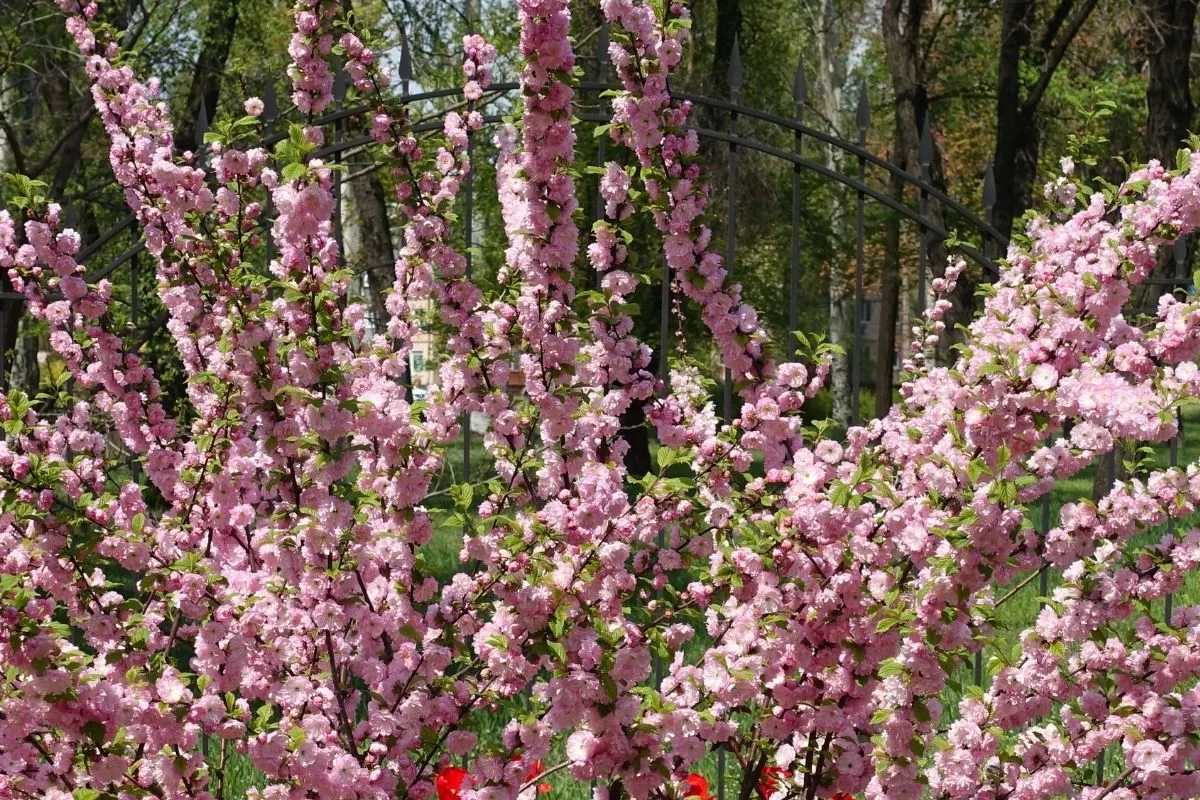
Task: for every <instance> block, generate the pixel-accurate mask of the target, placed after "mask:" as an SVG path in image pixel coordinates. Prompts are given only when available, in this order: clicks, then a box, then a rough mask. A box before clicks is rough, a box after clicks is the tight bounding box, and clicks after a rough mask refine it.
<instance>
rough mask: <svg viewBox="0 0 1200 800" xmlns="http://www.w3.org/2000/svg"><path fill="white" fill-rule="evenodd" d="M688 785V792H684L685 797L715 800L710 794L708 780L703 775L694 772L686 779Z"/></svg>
mask: <svg viewBox="0 0 1200 800" xmlns="http://www.w3.org/2000/svg"><path fill="white" fill-rule="evenodd" d="M684 783H686V784H687V791H686V792H684V794H683V796H684V797H699V798H700V800H713V798H712V795H710V794H709V793H708V780H707V779H705V777H704V776H703V775H700V774H698V773H695V772H693V773H692V774H690V775H688V776H687V778H685V779H684Z"/></svg>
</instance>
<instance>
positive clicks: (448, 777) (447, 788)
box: [433, 767, 467, 800]
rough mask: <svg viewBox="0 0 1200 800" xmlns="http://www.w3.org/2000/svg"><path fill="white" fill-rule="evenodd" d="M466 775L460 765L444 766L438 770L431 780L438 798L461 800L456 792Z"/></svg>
mask: <svg viewBox="0 0 1200 800" xmlns="http://www.w3.org/2000/svg"><path fill="white" fill-rule="evenodd" d="M466 777H467V771H466V770H465V769H463V768H462V767H446V768H445V769H443V770H442V771H441V772H439V773H438V774H437V779H436V780H434V782H433V783H434V785H435V786H436V787H437V795H438V800H462V798H460V797H459V796H458V793H459V791H460V790H461V789H462V784H463V780H464V779H466Z"/></svg>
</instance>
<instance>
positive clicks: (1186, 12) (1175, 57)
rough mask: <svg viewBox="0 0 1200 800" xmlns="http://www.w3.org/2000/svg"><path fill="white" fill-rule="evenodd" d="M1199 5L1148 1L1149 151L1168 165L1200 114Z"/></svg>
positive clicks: (1182, 1) (1189, 0)
mask: <svg viewBox="0 0 1200 800" xmlns="http://www.w3.org/2000/svg"><path fill="white" fill-rule="evenodd" d="M1196 5H1197V0H1146V9H1145V12H1146V17H1145V19H1146V27H1147V28H1148V30H1147V37H1146V38H1147V40H1148V43H1149V52H1148V53H1147V56H1148V61H1149V67H1150V70H1149V71H1150V74H1149V80H1148V81H1147V83H1146V155H1147V156H1148V157H1149V158H1157V159H1159V160H1161V161H1162V162H1163V163H1164V164H1167V165H1168V166H1169V167H1173V166H1174V164H1175V153H1176V151H1178V150H1179V148H1180V147H1182V146H1183V142H1184V140H1185V139H1187V136H1188V131H1189V129H1190V128H1191V126H1192V119H1193V118H1194V117H1195V115H1196V105H1195V103H1194V102H1193V101H1192V92H1191V70H1190V68H1189V64H1190V62H1191V55H1192V39H1193V38H1194V36H1195V32H1196Z"/></svg>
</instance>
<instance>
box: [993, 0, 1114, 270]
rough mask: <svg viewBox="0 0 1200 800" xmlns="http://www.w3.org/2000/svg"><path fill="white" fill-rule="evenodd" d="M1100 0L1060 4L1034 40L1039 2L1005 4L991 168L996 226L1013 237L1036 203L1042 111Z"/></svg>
mask: <svg viewBox="0 0 1200 800" xmlns="http://www.w3.org/2000/svg"><path fill="white" fill-rule="evenodd" d="M1097 2H1098V0H1083V1H1082V2H1077V0H1059V3H1058V5H1057V6H1056V7H1055V9H1054V13H1053V14H1051V16H1050V18H1049V19H1048V20H1047V21H1046V26H1045V29H1044V30H1043V31H1042V34H1041V36H1040V37H1038V39H1037V41H1036V42H1035V41H1034V23H1035V19H1034V17H1035V14H1036V10H1037V9H1036V4H1035V2H1034V0H1005V3H1004V10H1003V14H1002V17H1001V22H1000V58H999V66H998V68H997V74H996V149H995V153H994V155H993V158H992V170H993V175H994V177H995V181H996V205H995V207H994V208H993V211H992V224H993V225H994V226H995V227H996V228H997V229H998V230H999V231H1000V232H1001V233H1003V234H1005V235H1010V234H1011V232H1012V227H1013V223H1014V222H1015V221H1016V220H1017V219H1018V218H1019V217H1020V216H1021V215H1022V214H1024V213H1025V211H1026V210H1027V209H1028V208H1029V207H1030V206H1031V205H1032V204H1033V187H1034V180H1035V179H1036V177H1037V163H1038V154H1039V151H1040V148H1041V129H1040V126H1039V124H1038V123H1039V115H1038V110H1039V108H1040V106H1041V102H1042V99H1043V98H1044V97H1045V95H1046V90H1047V88H1048V87H1049V85H1050V81H1051V79H1052V78H1053V77H1054V73H1055V72H1056V71H1057V70H1058V66H1059V64H1061V63H1062V59H1063V56H1064V55H1065V54H1066V51H1067V48H1068V47H1070V45H1071V42H1072V41H1074V39H1075V37H1076V35H1078V33H1079V31H1080V29H1081V28H1082V27H1083V24H1084V22H1086V21H1087V18H1088V17H1089V16H1090V15H1091V13H1092V10H1093V9H1094V8H1095V7H1096V3H1097ZM1030 63H1033V64H1034V65H1035V66H1036V67H1037V68H1038V74H1037V78H1036V80H1035V81H1034V82H1033V84H1032V85H1031V86H1030V87H1029V89H1028V91H1027V92H1025V93H1023V92H1022V80H1021V73H1022V69H1023V68H1024V67H1026V66H1027V65H1028V64H1030ZM985 252H987V253H988V254H989V255H991V256H992V257H1002V256H1003V255H1004V247H1003V245H1001V244H999V243H996V242H991V241H989V242H988V245H987V248H986V249H985Z"/></svg>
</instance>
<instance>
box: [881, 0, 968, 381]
mask: <svg viewBox="0 0 1200 800" xmlns="http://www.w3.org/2000/svg"><path fill="white" fill-rule="evenodd" d="M928 9H929V0H886V2H885V3H884V5H883V17H882V23H883V24H882V28H883V43H884V50H885V51H886V55H887V64H888V71H889V72H890V73H891V77H892V89H893V91H894V92H895V95H896V142H895V158H896V160H897V163H898V165H900V166H902V167H904V169H905V170H907V171H908V174H909V175H912V176H913V177H915V178H921V179H924V180H926V181H928V183H929V184H930V185H932V186H933V187H934V188H936V189H939V190H942V191H944V190H945V188H946V180H945V173H944V169H943V165H942V155H941V151H940V149H939V148H938V147H937V144H936V141H935V142H934V145H933V153H932V158H931V159H930V163H929V169H928V174H925V169H924V167H923V166H922V159H921V132H922V131H923V130H924V128H925V126H926V125H927V124H930V120H928V117H929V91H928V87H927V85H926V79H925V64H924V56H923V52H922V50H923V44H922V41H921V25H922V22H923V20H924V18H925V13H926V11H928ZM923 210H924V215H925V217H926V218H927V219H928V220H929V221H930V222H931V223H933V224H934V225H937V226H938V227H940V228H942V229H943V230H944V229H945V228H946V218H945V212H944V210H943V209H942V207H941V204H940V203H938V202H937V201H936V200H933V199H932V198H930V199H929V200H928V201H927V202H926V203H925V208H924V209H923ZM921 237H922V239H923V241H924V243H925V247H926V248H927V254H928V260H927V263H928V265H929V269H930V271H931V272H932V273H933V275H934V276H935V277H941V276H942V275H944V274H945V272H946V266H947V263H948V256H947V252H946V248H945V245H944V244H943V242H942V241H940V240H939V239H937V238H936V236H934V235H931V234H929V233H927V232H926V231H924V230H922V231H921ZM948 299H949V300H950V302H951V304H952V307H951V310H950V313H948V314H947V315H946V320H945V321H946V335H944V336H942V337H941V339H940V342H939V344H938V348H937V358H938V361H939V362H940V363H947V362H948V361H949V360H950V358H951V353H952V351H951V349H950V347H951V345H952V344H954V342H955V341H957V340H958V339H959V334H958V331H957V329H956V325H958V324H960V323H961V324H966V322H967V321H969V320H970V319H971V317H972V316H973V315H974V311H975V293H974V284H973V282H972V281H971V279H970V277H969V276H967V275H963V276H962V277H961V278H959V282H958V287H957V288H956V290H955V292H954V293H953V294H952V295H951V296H950V297H949V298H948ZM893 346H894V340H893ZM882 355H883V354H882V352H881V353H880V356H881V357H882ZM888 399H889V400H890V397H889V398H888Z"/></svg>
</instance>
